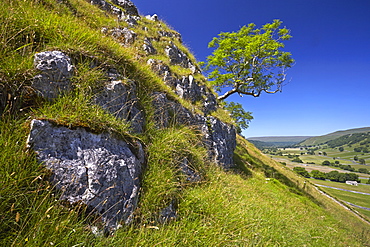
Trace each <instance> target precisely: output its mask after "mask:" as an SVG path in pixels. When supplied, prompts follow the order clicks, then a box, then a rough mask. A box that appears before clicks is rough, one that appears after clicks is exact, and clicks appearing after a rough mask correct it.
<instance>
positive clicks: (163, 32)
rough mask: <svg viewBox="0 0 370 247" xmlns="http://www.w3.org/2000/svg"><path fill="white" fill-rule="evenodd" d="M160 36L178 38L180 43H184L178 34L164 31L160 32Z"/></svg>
mask: <svg viewBox="0 0 370 247" xmlns="http://www.w3.org/2000/svg"><path fill="white" fill-rule="evenodd" d="M158 35H159V37H169V38H176V39H177V40H178V41H179V42H180V43H182V37H181V34H179V33H177V32H168V31H164V30H159V31H158Z"/></svg>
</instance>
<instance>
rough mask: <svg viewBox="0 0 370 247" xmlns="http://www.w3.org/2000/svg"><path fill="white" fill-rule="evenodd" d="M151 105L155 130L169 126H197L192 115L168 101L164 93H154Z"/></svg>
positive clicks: (173, 102)
mask: <svg viewBox="0 0 370 247" xmlns="http://www.w3.org/2000/svg"><path fill="white" fill-rule="evenodd" d="M152 104H153V106H154V109H155V112H154V121H155V122H156V126H157V128H167V127H169V124H170V123H172V124H175V125H176V124H178V125H187V126H191V125H197V119H196V118H195V117H194V115H193V114H192V113H191V112H190V111H189V110H188V109H186V108H185V107H184V106H182V105H181V104H180V103H178V102H175V101H172V100H169V99H168V98H167V95H166V94H165V93H159V92H155V93H154V94H153V101H152Z"/></svg>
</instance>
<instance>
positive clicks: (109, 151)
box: [28, 120, 145, 231]
mask: <svg viewBox="0 0 370 247" xmlns="http://www.w3.org/2000/svg"><path fill="white" fill-rule="evenodd" d="M28 146H29V147H31V148H32V149H33V150H35V151H36V153H37V158H38V160H39V162H40V163H42V164H43V165H45V166H46V167H47V168H48V169H50V170H51V172H52V176H51V182H52V183H53V184H55V186H56V189H58V190H60V191H61V192H62V193H61V198H60V199H61V200H66V201H68V202H70V203H83V204H86V205H87V206H88V207H89V208H90V209H91V210H92V211H93V212H96V213H98V215H100V217H101V219H102V220H103V222H104V223H105V226H106V227H107V229H108V230H110V231H111V230H114V229H116V228H117V226H118V225H119V222H120V221H123V222H125V223H126V224H128V223H130V222H131V220H132V214H133V211H134V209H135V208H136V206H137V200H138V196H139V190H140V176H141V173H142V169H143V165H144V163H145V156H144V150H143V147H142V145H141V143H140V142H138V141H131V143H129V142H126V141H124V140H121V139H117V138H115V137H113V136H112V135H111V134H108V133H101V134H94V133H90V132H88V131H87V130H85V129H84V128H76V129H73V130H72V129H68V128H66V127H62V126H54V125H53V124H52V123H50V122H48V121H46V120H32V122H31V132H30V135H29V137H28Z"/></svg>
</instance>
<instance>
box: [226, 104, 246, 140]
mask: <svg viewBox="0 0 370 247" xmlns="http://www.w3.org/2000/svg"><path fill="white" fill-rule="evenodd" d="M225 108H226V109H227V110H228V111H229V112H230V115H231V117H232V118H233V119H234V121H235V128H236V131H237V132H238V133H239V134H240V133H241V132H242V129H247V128H248V124H249V122H250V121H251V120H252V119H253V117H252V113H251V112H246V111H245V110H244V109H243V107H242V105H241V104H239V103H235V102H226V104H225Z"/></svg>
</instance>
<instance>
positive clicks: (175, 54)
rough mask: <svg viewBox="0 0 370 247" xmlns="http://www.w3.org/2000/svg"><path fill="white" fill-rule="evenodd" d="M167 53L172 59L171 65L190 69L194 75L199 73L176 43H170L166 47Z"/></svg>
mask: <svg viewBox="0 0 370 247" xmlns="http://www.w3.org/2000/svg"><path fill="white" fill-rule="evenodd" d="M165 53H166V54H167V56H168V57H169V58H170V61H171V64H175V65H180V66H182V67H184V68H188V69H190V70H191V71H192V72H193V73H195V72H196V71H197V68H196V66H195V65H194V64H193V63H192V62H191V60H190V59H189V58H188V56H187V55H186V54H185V53H184V52H183V51H181V50H180V49H179V48H178V47H177V46H176V45H175V44H174V43H172V42H170V44H169V45H167V46H166V49H165Z"/></svg>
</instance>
